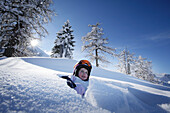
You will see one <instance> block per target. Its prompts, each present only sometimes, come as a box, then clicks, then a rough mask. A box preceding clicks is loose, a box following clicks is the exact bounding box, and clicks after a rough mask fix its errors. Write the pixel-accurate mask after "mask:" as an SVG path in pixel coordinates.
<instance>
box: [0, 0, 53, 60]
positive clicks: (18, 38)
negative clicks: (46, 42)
mask: <svg viewBox="0 0 170 113" xmlns="http://www.w3.org/2000/svg"><path fill="white" fill-rule="evenodd" d="M51 3H52V0H1V1H0V17H1V18H0V29H1V30H0V48H1V49H4V53H3V55H4V56H8V57H10V56H27V55H29V52H31V51H29V49H28V46H29V45H30V41H31V40H32V38H35V37H34V35H35V34H38V36H39V38H42V37H45V34H47V30H46V29H45V28H44V27H43V24H44V23H48V22H49V21H50V20H51V16H52V14H53V12H52V11H51V10H50V9H49V5H50V4H51Z"/></svg>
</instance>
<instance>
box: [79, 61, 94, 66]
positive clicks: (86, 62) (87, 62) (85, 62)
mask: <svg viewBox="0 0 170 113" xmlns="http://www.w3.org/2000/svg"><path fill="white" fill-rule="evenodd" d="M80 64H83V65H87V66H89V67H91V63H90V62H89V61H88V60H81V61H80Z"/></svg>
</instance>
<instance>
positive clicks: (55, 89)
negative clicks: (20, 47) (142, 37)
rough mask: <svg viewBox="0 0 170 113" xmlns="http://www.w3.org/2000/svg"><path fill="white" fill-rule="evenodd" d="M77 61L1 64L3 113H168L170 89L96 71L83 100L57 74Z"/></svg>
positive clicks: (30, 60) (5, 61) (27, 60)
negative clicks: (20, 112)
mask: <svg viewBox="0 0 170 113" xmlns="http://www.w3.org/2000/svg"><path fill="white" fill-rule="evenodd" d="M76 62H77V61H75V60H68V59H51V58H3V59H1V60H0V112H15V111H16V112H19V111H22V112H58V113H67V112H71V113H72V112H74V113H75V112H86V113H100V112H102V113H107V112H116V113H137V112H138V113H167V112H170V88H168V87H164V86H160V85H154V84H152V83H149V82H146V81H143V80H139V79H136V78H134V77H131V76H127V75H123V74H120V73H116V72H111V71H107V70H104V69H100V68H97V67H94V66H93V69H92V73H91V77H90V84H89V88H88V90H87V92H86V95H85V98H83V99H82V98H81V96H80V95H78V94H76V92H75V91H74V90H73V89H70V88H69V87H68V86H67V85H66V81H65V80H63V79H61V78H59V77H58V76H56V74H64V75H70V74H71V73H72V71H73V66H74V64H75V63H76Z"/></svg>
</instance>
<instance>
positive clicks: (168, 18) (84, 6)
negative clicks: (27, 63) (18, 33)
mask: <svg viewBox="0 0 170 113" xmlns="http://www.w3.org/2000/svg"><path fill="white" fill-rule="evenodd" d="M53 1H54V4H53V5H52V6H51V8H52V9H53V10H55V12H56V13H57V16H55V17H53V18H52V22H51V23H49V24H48V25H45V28H46V29H47V30H48V32H49V35H48V36H46V38H44V39H43V40H42V42H41V44H40V47H41V48H42V49H43V50H45V51H51V49H52V47H53V46H54V41H55V39H56V33H57V32H58V31H59V30H60V29H61V28H62V25H64V22H66V21H67V20H69V21H70V25H71V26H72V29H73V30H74V32H73V35H74V36H75V41H76V46H75V48H74V49H75V51H74V56H73V57H74V59H76V60H80V59H84V58H85V53H82V52H81V46H82V41H81V37H82V36H85V35H86V34H87V33H88V32H90V31H91V28H90V27H88V25H89V24H96V23H97V22H99V23H101V26H100V27H101V28H103V29H104V31H103V32H104V36H103V37H108V39H109V44H108V45H107V46H109V47H112V48H118V50H120V49H124V48H125V47H127V48H128V49H129V50H130V51H131V52H132V53H135V56H139V55H141V56H142V57H144V58H147V59H148V61H152V64H153V71H154V73H170V65H169V64H170V60H169V58H170V7H169V5H170V0H53ZM108 59H109V60H110V61H112V60H113V58H110V57H109V58H108ZM115 64H116V62H115V61H113V64H110V65H108V68H109V69H112V68H113V67H114V65H115Z"/></svg>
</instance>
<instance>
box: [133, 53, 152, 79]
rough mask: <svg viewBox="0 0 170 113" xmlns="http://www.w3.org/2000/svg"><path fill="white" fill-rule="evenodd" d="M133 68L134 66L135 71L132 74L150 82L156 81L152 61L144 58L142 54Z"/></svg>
mask: <svg viewBox="0 0 170 113" xmlns="http://www.w3.org/2000/svg"><path fill="white" fill-rule="evenodd" d="M133 68H134V70H133V71H134V72H133V73H132V76H135V77H137V78H140V79H143V80H147V81H150V82H153V81H154V74H153V72H152V62H151V61H147V60H146V58H142V57H141V56H139V57H138V59H137V60H136V61H135V64H134V66H133Z"/></svg>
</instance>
